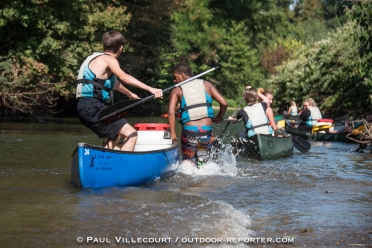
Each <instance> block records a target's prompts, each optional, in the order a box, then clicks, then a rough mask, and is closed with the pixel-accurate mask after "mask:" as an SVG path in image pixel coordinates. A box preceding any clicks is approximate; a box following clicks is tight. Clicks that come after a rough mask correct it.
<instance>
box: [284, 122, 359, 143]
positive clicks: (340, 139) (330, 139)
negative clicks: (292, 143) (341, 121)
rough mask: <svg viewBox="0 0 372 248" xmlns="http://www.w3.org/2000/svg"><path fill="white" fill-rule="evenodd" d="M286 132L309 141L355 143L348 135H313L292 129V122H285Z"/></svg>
mask: <svg viewBox="0 0 372 248" xmlns="http://www.w3.org/2000/svg"><path fill="white" fill-rule="evenodd" d="M285 131H286V132H287V133H290V134H292V135H293V136H299V137H301V138H304V139H307V140H309V141H327V142H345V143H355V142H354V141H352V140H350V139H348V138H347V137H346V134H330V133H311V132H306V131H300V130H297V129H296V128H294V127H292V126H291V124H290V122H287V120H286V121H285Z"/></svg>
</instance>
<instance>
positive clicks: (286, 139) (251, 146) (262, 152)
mask: <svg viewBox="0 0 372 248" xmlns="http://www.w3.org/2000/svg"><path fill="white" fill-rule="evenodd" d="M246 140H247V142H245V141H242V140H240V139H238V140H235V141H233V142H232V146H233V147H234V148H235V149H236V154H238V152H237V151H238V149H240V148H243V147H244V149H246V150H245V151H244V152H243V154H242V153H241V152H240V153H241V154H240V155H241V156H243V157H249V158H255V159H259V160H272V159H278V158H285V157H290V156H291V155H293V142H292V136H291V135H288V136H281V137H278V136H272V135H270V134H256V135H254V136H252V137H251V138H249V139H248V138H247V139H246ZM269 141H270V142H269ZM275 143H276V144H275ZM283 144H285V145H284V146H283ZM269 147H270V148H269ZM247 150H248V151H247ZM268 151H270V152H268Z"/></svg>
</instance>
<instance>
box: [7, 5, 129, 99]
mask: <svg viewBox="0 0 372 248" xmlns="http://www.w3.org/2000/svg"><path fill="white" fill-rule="evenodd" d="M125 10H126V8H125V7H124V6H120V5H119V3H118V2H117V1H88V0H81V1H72V0H66V1H62V2H59V1H47V0H38V1H36V0H34V1H20V0H5V1H2V3H1V10H0V35H1V37H2V39H1V40H0V45H1V47H2V50H1V51H0V56H2V58H7V57H10V58H12V59H15V60H17V61H18V63H19V64H20V65H29V64H33V63H36V64H40V65H41V66H42V67H43V68H45V73H47V74H44V75H40V77H38V80H40V82H39V83H43V84H44V83H49V84H50V83H52V85H50V87H53V84H55V83H59V85H61V84H63V85H64V87H58V89H59V92H58V93H59V94H62V95H70V94H72V93H73V92H74V90H75V78H76V74H77V71H78V69H79V66H80V64H81V63H82V61H83V60H84V58H85V57H86V56H87V55H89V54H90V53H92V52H93V51H98V50H102V42H101V40H102V34H103V32H104V31H107V30H111V29H116V30H118V31H121V32H122V31H124V30H125V26H126V25H128V22H129V19H130V14H126V13H125ZM30 61H33V62H30ZM13 67H16V64H14V65H13ZM15 69H16V68H13V70H15ZM26 75H27V74H26ZM30 75H31V74H30ZM30 75H28V76H30ZM34 79H35V78H33V80H34ZM14 80H15V79H14ZM14 80H13V81H11V78H7V82H8V83H10V84H17V83H18V82H14ZM26 81H27V80H26ZM31 81H32V80H31ZM22 82H24V83H23V84H21V85H18V86H17V87H11V88H10V89H9V88H4V87H2V88H1V91H2V92H4V93H5V92H6V93H9V94H13V93H14V92H15V90H18V91H20V92H28V91H30V90H31V89H29V87H30V85H28V84H27V83H26V82H25V81H22ZM31 85H33V86H34V87H36V84H31ZM34 91H37V89H36V88H35V89H34ZM53 92H54V93H57V92H55V91H53ZM3 97H5V96H4V95H3ZM53 97H55V96H53ZM9 99H13V98H9ZM55 99H56V98H55ZM24 101H27V100H26V99H24ZM52 105H53V104H52ZM10 106H12V105H10ZM53 106H54V105H53Z"/></svg>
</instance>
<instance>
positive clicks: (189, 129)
mask: <svg viewBox="0 0 372 248" xmlns="http://www.w3.org/2000/svg"><path fill="white" fill-rule="evenodd" d="M173 76H174V82H175V83H180V82H182V81H185V80H186V79H188V78H190V77H192V70H191V68H190V66H189V65H188V64H186V63H179V64H178V65H176V66H175V67H174V68H173ZM213 100H216V101H217V102H218V103H219V104H220V110H219V112H218V114H217V116H216V117H214V110H213V108H212V101H213ZM178 103H180V110H181V117H180V123H181V124H182V135H181V149H182V156H183V160H190V161H192V162H194V163H195V164H196V165H197V166H199V165H201V164H202V163H204V162H206V161H208V160H209V157H210V153H211V150H212V146H213V140H214V136H213V132H212V131H213V130H212V124H213V120H214V122H215V123H221V122H222V120H223V115H224V114H225V112H226V110H227V101H226V100H225V98H224V97H223V96H222V95H221V93H220V92H219V91H218V90H217V89H216V88H215V87H214V86H213V85H212V83H210V82H209V81H206V80H202V79H195V80H193V81H191V82H188V83H185V84H183V85H181V86H179V87H177V88H175V89H173V90H172V91H171V93H170V99H169V105H168V122H169V125H170V133H171V136H172V140H177V135H176V117H175V115H176V109H177V105H178Z"/></svg>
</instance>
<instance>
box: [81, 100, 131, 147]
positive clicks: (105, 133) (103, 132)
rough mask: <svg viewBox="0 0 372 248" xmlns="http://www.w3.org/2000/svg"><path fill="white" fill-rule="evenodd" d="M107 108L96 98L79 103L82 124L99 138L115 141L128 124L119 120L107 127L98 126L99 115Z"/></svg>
mask: <svg viewBox="0 0 372 248" xmlns="http://www.w3.org/2000/svg"><path fill="white" fill-rule="evenodd" d="M106 107H107V106H106V105H105V104H104V103H102V102H101V101H100V100H98V99H96V98H88V97H82V98H80V99H79V100H78V103H77V113H78V116H79V119H80V122H81V123H82V124H83V125H84V126H86V127H87V128H89V129H91V130H92V131H93V132H95V133H96V134H97V136H98V137H99V138H104V137H106V138H108V139H110V140H115V139H116V138H117V136H118V134H119V131H120V129H121V128H122V127H123V126H124V125H125V124H127V123H128V122H127V121H126V120H125V119H119V120H117V121H115V122H113V123H111V124H109V125H107V126H105V127H101V126H100V125H98V113H99V112H100V111H101V110H102V109H104V108H106Z"/></svg>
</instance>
